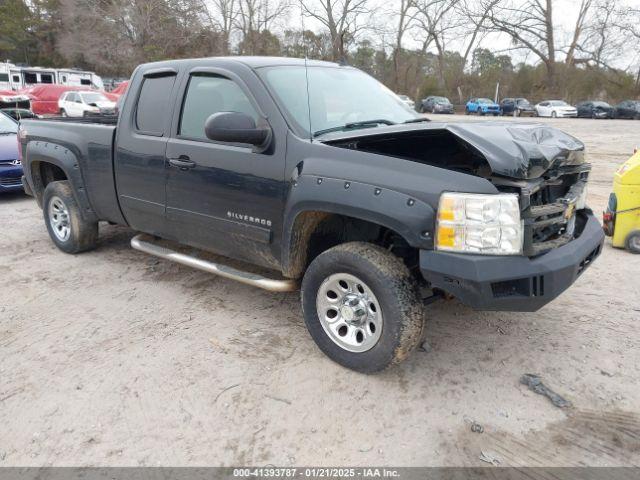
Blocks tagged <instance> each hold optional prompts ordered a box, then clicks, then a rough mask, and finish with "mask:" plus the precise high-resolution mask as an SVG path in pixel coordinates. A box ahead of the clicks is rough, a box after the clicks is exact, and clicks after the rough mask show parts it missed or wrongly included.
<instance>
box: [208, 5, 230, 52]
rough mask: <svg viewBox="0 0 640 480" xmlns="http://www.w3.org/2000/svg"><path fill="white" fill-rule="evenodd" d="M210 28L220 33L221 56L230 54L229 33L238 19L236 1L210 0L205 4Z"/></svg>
mask: <svg viewBox="0 0 640 480" xmlns="http://www.w3.org/2000/svg"><path fill="white" fill-rule="evenodd" d="M205 12H206V16H207V20H208V24H209V26H210V28H212V29H217V30H218V31H219V32H220V36H221V41H222V54H223V55H229V53H230V52H231V33H232V31H233V28H234V26H235V24H236V20H237V18H238V0H210V2H208V3H206V4H205Z"/></svg>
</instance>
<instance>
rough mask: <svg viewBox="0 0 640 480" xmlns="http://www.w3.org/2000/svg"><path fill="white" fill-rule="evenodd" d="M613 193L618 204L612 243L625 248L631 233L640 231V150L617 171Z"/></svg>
mask: <svg viewBox="0 0 640 480" xmlns="http://www.w3.org/2000/svg"><path fill="white" fill-rule="evenodd" d="M613 193H614V194H615V195H616V199H617V205H616V216H615V228H614V230H613V240H612V244H613V246H614V247H622V248H624V247H625V246H626V242H627V238H628V237H629V234H630V233H632V232H638V231H640V150H638V151H637V152H636V153H635V154H634V155H633V156H632V157H631V158H630V159H629V160H627V161H626V162H625V163H623V164H622V165H621V166H620V168H618V170H617V171H616V173H615V175H614V177H613Z"/></svg>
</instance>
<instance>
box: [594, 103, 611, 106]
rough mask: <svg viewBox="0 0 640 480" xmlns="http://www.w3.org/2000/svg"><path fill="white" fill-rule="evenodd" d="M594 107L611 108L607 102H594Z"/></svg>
mask: <svg viewBox="0 0 640 480" xmlns="http://www.w3.org/2000/svg"><path fill="white" fill-rule="evenodd" d="M593 106H594V107H610V105H609V104H608V103H607V102H593Z"/></svg>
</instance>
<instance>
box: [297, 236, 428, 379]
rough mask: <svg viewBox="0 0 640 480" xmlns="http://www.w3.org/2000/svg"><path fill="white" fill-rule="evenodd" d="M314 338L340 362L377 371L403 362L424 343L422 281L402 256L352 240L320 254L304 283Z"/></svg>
mask: <svg viewBox="0 0 640 480" xmlns="http://www.w3.org/2000/svg"><path fill="white" fill-rule="evenodd" d="M301 295H302V298H301V300H302V310H303V313H304V321H305V323H306V325H307V329H308V330H309V333H310V334H311V337H312V338H313V340H314V341H315V342H316V344H317V345H318V347H319V348H320V350H322V351H323V352H324V353H325V354H326V355H327V356H328V357H329V358H331V359H332V360H333V361H335V362H336V363H339V364H340V365H342V366H344V367H347V368H350V369H352V370H356V371H358V372H362V373H374V372H379V371H381V370H384V369H385V368H387V367H389V366H391V365H394V364H397V363H400V362H401V361H402V360H404V359H405V358H406V357H407V356H408V355H409V353H410V352H411V351H412V350H413V349H414V348H415V347H416V346H417V345H418V344H419V342H420V339H421V338H422V331H423V327H424V308H423V305H422V302H421V298H420V294H419V289H418V286H417V282H416V281H415V279H414V278H413V277H412V276H411V274H410V272H409V270H408V268H407V267H406V265H405V264H404V262H403V261H402V259H400V258H399V257H397V256H395V255H393V254H392V253H390V252H389V251H387V250H385V249H383V248H380V247H378V246H376V245H372V244H368V243H364V242H351V243H345V244H342V245H338V246H337V247H334V248H331V249H329V250H327V251H326V252H323V253H322V254H320V255H319V256H318V257H316V258H315V259H314V260H313V262H311V265H309V268H308V269H307V271H306V273H305V275H304V278H303V281H302V289H301Z"/></svg>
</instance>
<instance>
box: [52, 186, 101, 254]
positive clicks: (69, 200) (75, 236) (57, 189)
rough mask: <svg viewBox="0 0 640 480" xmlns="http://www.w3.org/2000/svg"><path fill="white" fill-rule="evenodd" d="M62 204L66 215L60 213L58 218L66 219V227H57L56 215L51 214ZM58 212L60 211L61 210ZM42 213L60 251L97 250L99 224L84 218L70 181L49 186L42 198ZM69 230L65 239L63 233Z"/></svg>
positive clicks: (58, 225)
mask: <svg viewBox="0 0 640 480" xmlns="http://www.w3.org/2000/svg"><path fill="white" fill-rule="evenodd" d="M60 204H62V205H63V207H64V209H66V214H65V213H62V214H60V213H58V214H57V215H58V217H57V218H66V227H65V226H61V225H60V223H58V224H57V226H56V225H55V224H54V223H55V220H54V217H53V215H54V214H51V215H50V212H51V211H53V210H56V208H55V207H59V206H60ZM64 209H63V210H62V212H64ZM58 211H60V209H59V208H58ZM42 212H43V215H44V223H45V225H46V226H47V231H48V232H49V236H50V237H51V240H52V241H53V243H55V244H56V246H57V247H58V248H59V249H60V250H62V251H63V252H66V253H79V252H84V251H87V250H91V249H92V248H95V246H96V244H97V242H98V222H89V221H87V220H85V219H84V218H82V215H81V214H80V207H78V204H77V202H76V199H75V197H74V196H73V191H72V190H71V186H70V185H69V182H68V181H66V180H65V181H58V182H51V183H49V185H47V188H45V189H44V195H43V197H42ZM67 228H68V232H67V233H66V237H65V234H63V233H61V232H62V230H63V229H67ZM54 230H55V231H54ZM56 231H57V232H58V233H56Z"/></svg>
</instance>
